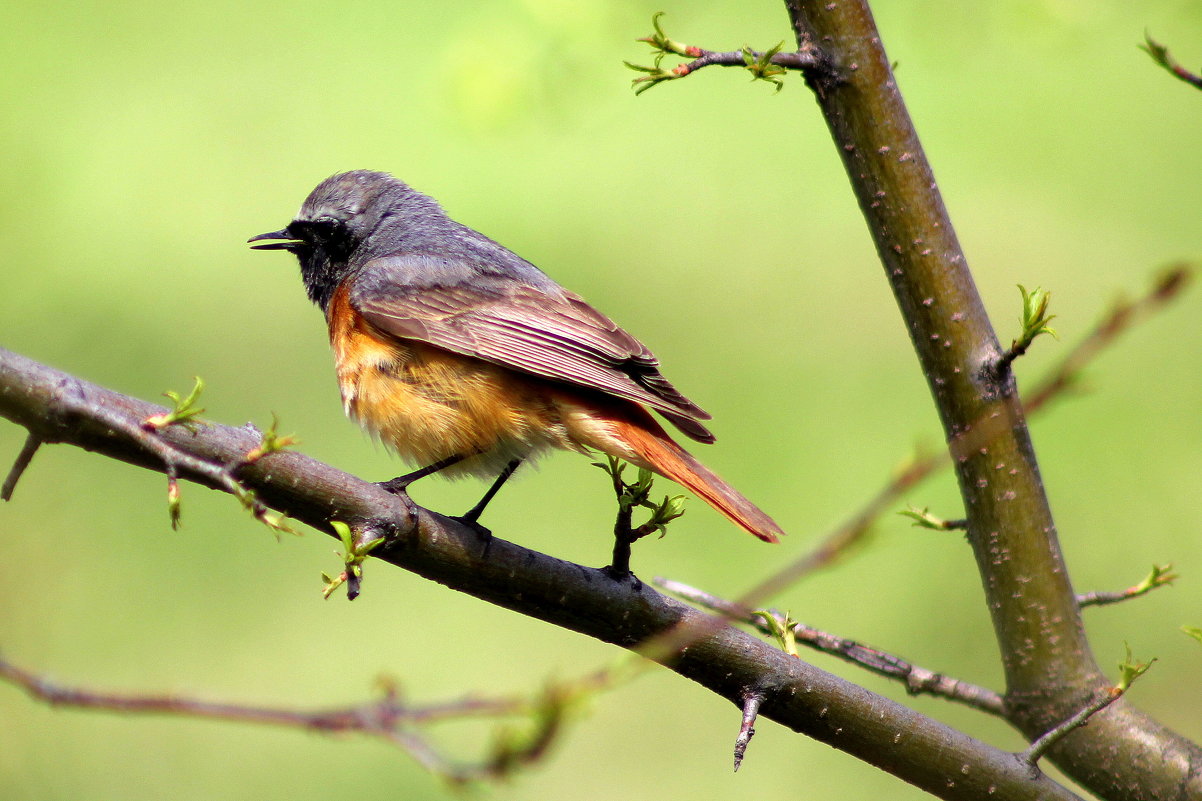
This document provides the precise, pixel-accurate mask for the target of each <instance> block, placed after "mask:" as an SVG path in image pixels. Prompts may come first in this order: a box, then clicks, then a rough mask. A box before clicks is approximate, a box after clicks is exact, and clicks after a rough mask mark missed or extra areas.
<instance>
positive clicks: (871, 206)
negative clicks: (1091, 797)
mask: <svg viewBox="0 0 1202 801" xmlns="http://www.w3.org/2000/svg"><path fill="white" fill-rule="evenodd" d="M785 5H786V8H787V9H788V12H789V15H790V18H791V20H792V22H793V25H794V30H795V33H796V35H797V40H798V43H799V45H800V46H801V47H802V48H807V47H814V46H816V47H817V49H818V50H819V51H820V52H822V53H823V54H824V56H825V58H824V59H823V60H822V61H821V62H820V64H819V66H818V67H816V68H811V69H808V70H806V79H807V82H808V83H809V85H810V87H811V89H812V90H813V91H814V93H815V95H816V98H817V100H818V104H819V106H820V108H821V110H822V113H823V116H824V117H825V119H826V122H827V125H828V127H829V129H830V132H831V135H832V137H833V138H834V141H835V145H836V149H837V150H838V152H839V154H840V156H841V157H842V159H843V163H844V166H845V168H846V170H847V174H848V177H849V178H850V180H851V185H852V190H853V192H854V193H855V195H856V199H857V201H858V202H859V204H860V209H861V211H862V213H863V215H864V218H865V220H866V222H867V223H868V227H869V231H870V232H871V235H872V238H873V242H874V243H875V245H876V249H877V253H878V254H879V256H880V259H881V262H882V264H883V265H884V267H885V274H886V276H887V278H888V280H889V284H890V286H891V288H892V290H893V294H894V297H895V298H896V300H897V303H898V307H899V308H900V310H901V313H902V318H903V320H904V321H905V324H906V327H907V329H908V331H909V333H910V338H911V340H912V341H913V344H914V349H915V351H916V353H917V355H918V359H919V362H920V364H921V367H922V371H923V374H924V375H925V376H926V379H927V382H928V384H929V386H930V390H931V393H932V395H933V397H934V400H935V405H936V407H937V408H938V410H939V415H940V418H941V420H942V423H943V427H944V432H945V434H946V437H947V440H948V443H949V447H950V450H951V455H952V457H953V461H954V464H955V468H956V475H957V479H958V482H959V486H960V492H961V495H962V497H963V500H964V507H965V513H966V517H967V520H968V539H969V542H970V544H971V546H972V549H973V553H974V555H975V557H976V561H977V566H978V569H979V571H980V573H981V577H982V583H983V585H984V590H985V596H986V602H987V606H988V608H989V612H990V615H991V617H992V622H993V627H994V632H995V635H996V637H997V640H998V644H999V647H1000V650H1001V655H1002V662H1003V667H1004V670H1005V675H1006V683H1007V690H1008V692H1007V697H1006V702H1007V709H1008V710H1010V712H1011V714H1010V719H1011V721H1012V722H1013V723H1015V724H1016V725H1017V726H1018V727H1019V728H1020V729H1022V730H1023V731H1024V732H1026V733H1027V734H1028V736H1030V737H1036V736H1038V735H1039V734H1041V733H1043V732H1044V731H1046V730H1047V729H1048V728H1050V727H1051V726H1053V725H1055V723H1056V722H1057V721H1058V720H1062V719H1064V718H1065V717H1067V715H1068V714H1071V713H1072V712H1073V711H1075V710H1076V709H1078V708H1079V707H1080V706H1081V704H1082V703H1084V702H1085V701H1086V700H1087V699H1088V698H1089V697H1091V694H1092V693H1093V692H1095V691H1096V690H1098V689H1100V688H1101V687H1103V686H1105V685H1106V681H1105V679H1104V677H1103V676H1102V674H1101V672H1100V670H1099V668H1098V666H1097V663H1096V662H1095V660H1094V658H1093V656H1092V654H1091V652H1090V648H1089V644H1088V641H1087V640H1086V637H1085V632H1084V628H1083V626H1082V623H1081V618H1080V614H1079V610H1078V608H1077V605H1076V601H1075V598H1074V594H1073V589H1072V586H1071V584H1070V583H1069V578H1068V572H1067V570H1066V567H1065V563H1064V558H1063V555H1062V554H1061V550H1060V545H1059V543H1058V541H1057V536H1056V529H1055V524H1054V522H1053V519H1052V513H1051V509H1050V507H1049V504H1048V500H1047V496H1046V494H1045V492H1044V488H1043V484H1042V481H1041V478H1040V474H1039V467H1038V464H1037V463H1036V459H1035V453H1034V449H1033V448H1032V445H1031V440H1030V437H1029V434H1028V432H1027V427H1026V422H1025V420H1024V417H1023V412H1022V408H1021V405H1020V403H1019V400H1018V394H1017V389H1016V385H1015V381H1014V378H1013V376H1012V375H1011V373H1010V371H1009V370H1008V369H1004V367H1003V366H1001V365H1000V364H999V359H1000V357H1001V348H1000V347H999V344H998V340H997V336H996V335H995V333H994V331H993V328H992V326H991V324H990V321H989V318H988V316H987V315H986V313H985V309H984V306H983V304H982V302H981V298H980V296H979V295H978V294H977V290H976V287H975V285H974V283H973V279H972V275H971V274H970V272H969V270H968V264H967V261H966V259H965V257H964V253H963V251H962V250H961V248H960V244H959V242H958V241H957V239H956V234H955V231H954V230H953V228H952V224H951V220H950V219H949V217H948V215H947V211H946V209H945V208H944V205H943V200H942V198H941V196H940V194H939V190H938V187H937V186H936V184H935V178H934V174H933V172H932V170H931V167H930V165H929V163H928V162H927V159H926V156H925V154H924V153H923V150H922V146H921V144H920V143H919V141H918V135H917V133H916V132H915V129H914V126H913V123H912V122H911V120H910V117H909V114H908V112H907V111H906V108H905V105H904V103H903V101H902V97H901V93H900V92H899V91H898V88H897V84H896V83H895V81H894V77H893V74H892V70H891V68H890V63H889V61H888V59H887V57H886V54H885V50H884V47H883V45H882V43H881V40H880V35H879V33H878V32H877V30H876V25H875V22H874V21H873V18H872V13H871V11H870V9H869V8H868V5H867V0H786V2H785ZM1116 738H1117V739H1116ZM1123 738H1125V742H1123V743H1122V744H1121V745H1120V744H1119V740H1120V739H1123ZM1066 742H1069V743H1076V745H1077V746H1078V747H1077V748H1075V749H1074V751H1075V753H1074V754H1073V756H1072V758H1071V759H1070V760H1069V761H1070V762H1071V763H1074V764H1075V767H1076V768H1077V770H1075V771H1072V769H1071V767H1070V768H1069V769H1070V771H1071V772H1073V773H1074V774H1075V776H1076V777H1077V778H1078V779H1080V780H1082V781H1084V782H1085V783H1087V784H1089V785H1091V786H1093V787H1096V788H1105V789H1106V790H1110V791H1113V790H1116V789H1117V788H1120V787H1123V786H1124V785H1125V784H1127V783H1128V781H1130V784H1129V786H1139V784H1138V783H1136V782H1135V781H1134V776H1135V774H1136V773H1138V772H1140V770H1141V767H1142V769H1143V770H1145V771H1146V770H1147V768H1149V767H1159V766H1169V765H1171V769H1170V770H1167V771H1165V774H1164V779H1165V787H1166V788H1167V787H1171V786H1173V782H1174V781H1177V782H1182V781H1187V779H1185V777H1186V776H1190V775H1192V776H1193V780H1194V781H1198V780H1199V779H1200V777H1199V776H1197V775H1195V774H1192V773H1191V768H1190V765H1191V763H1192V764H1197V763H1198V759H1199V758H1202V752H1200V751H1199V749H1198V748H1197V747H1196V746H1192V745H1191V744H1189V743H1187V742H1186V741H1184V740H1183V739H1182V738H1180V737H1178V736H1177V735H1174V734H1173V733H1171V732H1168V731H1167V730H1165V729H1163V727H1160V726H1159V724H1156V723H1155V722H1154V721H1151V720H1149V719H1147V718H1146V717H1144V716H1142V715H1140V714H1139V713H1137V712H1135V711H1134V710H1132V709H1131V708H1130V707H1129V706H1127V705H1126V704H1122V703H1120V704H1117V705H1115V707H1112V708H1111V709H1110V710H1107V712H1106V713H1104V714H1102V715H1099V716H1098V717H1097V718H1096V719H1095V720H1093V721H1091V724H1090V726H1089V727H1087V729H1084V730H1081V731H1078V732H1075V733H1074V734H1073V735H1071V736H1070V737H1069V738H1066ZM1083 743H1087V745H1086V747H1085V748H1082V747H1080V746H1081V745H1082V744H1083ZM1090 749H1092V750H1090ZM1053 753H1056V751H1054V752H1053ZM1124 772H1128V775H1129V777H1130V780H1129V779H1126V778H1124V777H1123V775H1122V774H1123V773H1124ZM1146 781H1147V777H1146V774H1145V775H1143V776H1141V777H1140V782H1142V783H1144V787H1145V789H1147V787H1148V785H1147V783H1146Z"/></svg>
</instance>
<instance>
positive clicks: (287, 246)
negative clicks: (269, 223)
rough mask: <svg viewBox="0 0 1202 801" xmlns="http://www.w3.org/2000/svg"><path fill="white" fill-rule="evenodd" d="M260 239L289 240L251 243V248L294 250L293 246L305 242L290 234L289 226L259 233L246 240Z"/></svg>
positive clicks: (255, 240)
mask: <svg viewBox="0 0 1202 801" xmlns="http://www.w3.org/2000/svg"><path fill="white" fill-rule="evenodd" d="M260 239H286V240H287V241H286V242H268V243H267V244H265V245H251V246H250V247H251V250H292V249H293V248H296V247H299V246H300V245H302V244H304V243H303V242H301V241H300V240H298V239H297V238H296V237H294V236H292V235H291V234H289V233H288V229H287V228H285V229H283V230H280V231H272V232H271V233H270V234H259V235H258V236H252V237H251V238H250V239H248V240H246V241H247V242H258V241H259V240H260Z"/></svg>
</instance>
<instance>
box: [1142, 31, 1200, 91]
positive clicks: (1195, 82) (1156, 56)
mask: <svg viewBox="0 0 1202 801" xmlns="http://www.w3.org/2000/svg"><path fill="white" fill-rule="evenodd" d="M1139 49H1140V50H1143V51H1144V52H1145V53H1147V54H1148V55H1150V56H1151V57H1152V60H1153V61H1155V62H1156V63H1157V64H1159V65H1160V66H1162V67H1164V68H1165V69H1166V70H1168V71H1169V73H1171V74H1172V75H1175V76H1176V77H1177V78H1180V79H1181V80H1183V81H1185V82H1186V83H1188V84H1189V85H1190V86H1193V87H1195V88H1198V89H1202V75H1200V74H1198V73H1196V72H1190V71H1189V70H1187V69H1186V68H1185V67H1183V66H1181V64H1179V63H1178V62H1177V60H1176V59H1175V58H1173V57H1172V56H1170V55H1169V49H1168V48H1167V47H1165V46H1164V45H1162V44H1160V43H1159V42H1157V41H1155V40H1154V39H1153V38H1152V37H1151V36H1149V35H1148V34H1144V43H1143V44H1142V45H1140V46H1139Z"/></svg>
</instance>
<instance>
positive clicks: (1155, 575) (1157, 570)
mask: <svg viewBox="0 0 1202 801" xmlns="http://www.w3.org/2000/svg"><path fill="white" fill-rule="evenodd" d="M1172 570H1173V566H1172V565H1152V572H1151V573H1149V574H1148V575H1147V577H1145V578H1144V580H1143V581H1141V582H1140V583H1138V584H1133V585H1131V586H1130V587H1128V588H1127V589H1125V590H1119V591H1118V592H1101V591H1097V590H1095V591H1094V592H1087V593H1082V594H1081V595H1078V596H1077V606H1106V605H1107V604H1117V603H1119V602H1120V601H1126V600H1130V599H1131V598H1138V597H1140V596H1141V595H1147V594H1148V593H1150V592H1151V591H1152V590H1155V589H1157V588H1159V587H1167V586H1169V585H1170V584H1172V583H1173V582H1174V581H1176V580H1177V578H1178V576H1177V574H1176V573H1174V572H1172Z"/></svg>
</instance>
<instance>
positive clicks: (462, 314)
mask: <svg viewBox="0 0 1202 801" xmlns="http://www.w3.org/2000/svg"><path fill="white" fill-rule="evenodd" d="M261 240H281V241H273V242H269V243H267V244H260V245H255V246H254V247H255V248H258V249H263V250H287V251H290V252H291V253H293V254H294V255H295V256H296V257H297V259H299V260H300V268H301V277H302V278H303V279H304V283H305V288H306V289H307V290H308V293H309V297H310V298H311V299H312V300H313V302H314V303H316V304H317V305H318V306H320V307H321V310H322V311H323V312H325V316H326V322H327V324H328V325H329V332H330V344H331V346H332V348H333V351H334V361H335V365H336V367H337V372H338V384H339V386H340V388H341V390H342V399H343V403H344V406H345V408H346V412H347V414H348V415H350V416H351V417H353V418H355V419H356V420H357V421H358V422H359V423H360V425H362V426H363V427H364V428H365V429H367V430H368V431H370V432H371V433H373V434H375V435H376V436H378V437H379V438H380V439H381V440H382V441H383V442H384V443H385V444H386V445H388V446H389V447H391V448H392V449H393V450H395V451H396V452H397V453H398V454H400V455H401V456H402V457H404V458H405V459H407V460H409V461H412V462H415V463H417V464H421V465H425V467H423V468H422V469H421V470H418V471H416V472H414V473H410V474H408V475H406V476H401V477H400V478H398V479H395V480H394V481H392V482H386V483H385V486H386V487H388V488H390V489H392V490H394V491H399V490H403V489H404V488H405V486H407V485H408V483H409V482H410V481H413V480H415V479H416V478H419V477H421V476H423V475H429V474H430V473H433V472H439V471H441V472H443V473H444V474H447V475H464V474H471V475H478V476H483V477H493V476H496V477H497V478H496V481H495V483H494V484H493V486H492V487H491V488H490V489H489V491H488V493H487V494H486V495H485V496H484V498H482V499H481V501H480V503H479V504H477V505H476V507H474V508H473V509H472V510H471V511H469V512H468V513H467V515H465V516H464V519H466V520H468V521H471V522H475V520H476V519H477V518H478V517H479V516H480V513H481V512H482V511H483V510H484V506H485V505H486V504H487V503H488V501H489V500H490V499H491V498H492V496H493V495H494V494H495V493H496V491H497V490H498V489H499V488H500V486H501V484H503V483H504V482H505V480H506V479H507V478H508V477H509V476H510V474H512V473H513V471H514V470H515V469H516V468H517V466H518V464H519V463H521V462H522V461H523V460H524V459H529V458H532V457H534V456H536V455H538V454H539V453H541V452H543V451H546V450H547V449H548V448H563V449H565V450H571V451H578V452H582V453H586V452H589V451H601V452H603V453H607V454H610V455H612V456H616V457H618V458H621V459H624V460H626V461H627V462H630V463H632V464H634V465H637V466H639V467H645V468H647V469H649V470H652V471H654V472H656V473H658V474H660V475H662V476H666V477H667V478H670V479H672V480H673V481H675V482H677V483H679V484H681V485H683V486H685V487H686V488H688V489H689V490H691V491H692V492H694V493H696V494H697V495H698V496H700V497H701V498H702V499H704V500H705V501H706V503H708V504H710V505H711V506H713V507H714V508H715V509H717V510H718V511H719V512H721V513H722V514H723V515H725V516H726V517H728V518H729V519H730V520H732V521H734V522H735V523H737V524H738V525H739V526H742V527H743V528H744V529H746V530H747V531H749V532H751V533H752V534H754V535H755V536H757V537H759V538H760V539H762V540H767V541H769V542H775V541H776V539H777V537H778V535H780V534H782V533H783V532H782V531H781V529H780V527H779V526H777V524H776V523H775V522H773V520H772V519H771V518H770V517H768V515H766V514H764V512H762V511H761V510H760V509H759V508H758V507H756V506H755V505H754V504H752V503H751V502H750V501H748V500H747V499H746V498H744V497H743V496H742V495H741V494H740V493H739V492H738V491H736V490H735V489H734V488H733V487H731V486H730V485H729V484H727V483H726V482H725V481H723V480H722V479H721V478H719V477H718V476H716V475H715V474H714V473H712V472H710V471H709V470H708V469H706V468H705V467H704V466H703V465H702V464H701V463H700V462H698V461H697V460H696V459H695V458H693V456H691V455H690V454H689V453H688V452H687V451H685V450H684V449H683V448H681V447H680V446H679V445H678V444H677V443H676V442H674V441H673V440H672V438H671V437H669V436H668V434H667V433H665V431H664V429H663V427H662V426H661V425H660V424H659V423H658V422H656V420H655V418H654V417H652V416H651V414H650V413H649V411H648V410H649V409H651V410H654V411H656V412H658V413H659V414H660V415H662V416H663V417H664V418H665V419H667V420H668V421H669V422H670V423H672V424H673V425H674V426H675V427H676V428H678V429H679V430H680V431H681V432H682V433H683V434H685V436H688V437H690V438H692V439H695V440H697V441H698V442H705V443H710V442H713V441H714V436H713V435H712V434H711V433H710V432H709V430H708V429H706V427H705V426H704V425H702V423H701V421H702V420H708V419H709V418H710V415H708V414H706V413H705V412H704V411H703V410H702V409H701V408H699V407H698V406H697V405H696V404H694V403H693V402H692V401H690V400H689V399H688V398H686V397H685V396H684V395H682V394H681V393H680V392H678V391H677V390H676V388H675V387H673V386H672V385H671V384H670V383H668V380H667V379H666V378H664V377H663V376H662V375H660V372H659V362H658V360H657V359H656V358H655V356H654V355H653V354H652V353H651V351H649V350H648V349H647V348H646V347H645V346H644V345H643V344H642V343H641V342H639V341H638V340H637V339H635V338H634V337H632V336H631V335H630V334H628V333H626V332H625V331H623V330H622V329H621V328H619V327H618V326H617V325H616V324H615V323H614V322H613V321H612V320H610V319H609V318H608V317H606V316H605V315H604V314H601V313H600V312H599V311H597V310H596V309H594V308H593V307H592V306H590V305H589V304H588V303H586V302H585V301H584V300H583V299H582V298H580V296H578V295H575V294H573V293H571V292H569V291H567V290H566V289H564V288H563V287H561V286H559V285H558V284H557V283H555V282H554V281H552V280H551V279H550V278H548V277H547V276H546V275H545V274H543V272H542V271H540V270H539V269H538V268H537V267H535V266H534V265H533V264H531V263H530V262H528V261H525V260H524V259H522V258H521V257H519V256H518V255H516V254H514V253H513V252H511V251H509V250H507V249H505V248H504V247H502V246H501V245H499V244H497V243H496V242H494V241H493V240H491V239H489V238H488V237H486V236H484V235H483V234H480V233H478V232H476V231H474V230H472V229H471V228H468V227H467V226H464V225H460V224H459V223H457V222H455V221H454V220H452V219H451V218H450V217H448V216H447V215H446V213H445V212H444V211H443V210H442V208H441V207H440V206H439V205H438V203H437V202H436V201H435V200H433V199H432V198H430V197H427V196H426V195H423V194H421V193H420V192H417V191H415V190H413V189H411V188H410V187H409V186H408V185H407V184H405V183H403V182H402V181H400V180H398V179H396V178H394V177H392V176H391V175H388V174H387V173H381V172H372V171H369V170H355V171H353V172H345V173H340V174H338V175H334V176H332V177H331V178H328V179H327V180H325V181H323V182H322V183H321V184H319V185H318V186H317V188H316V189H314V190H313V192H312V193H311V194H310V195H309V197H308V198H307V199H306V200H305V202H304V205H303V206H301V210H300V213H299V214H297V216H296V219H294V220H293V221H292V222H291V223H289V224H288V226H287V227H285V228H284V229H282V230H280V231H273V232H271V233H268V234H260V235H259V236H256V237H252V238H251V239H250V240H249V241H250V242H258V241H261Z"/></svg>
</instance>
